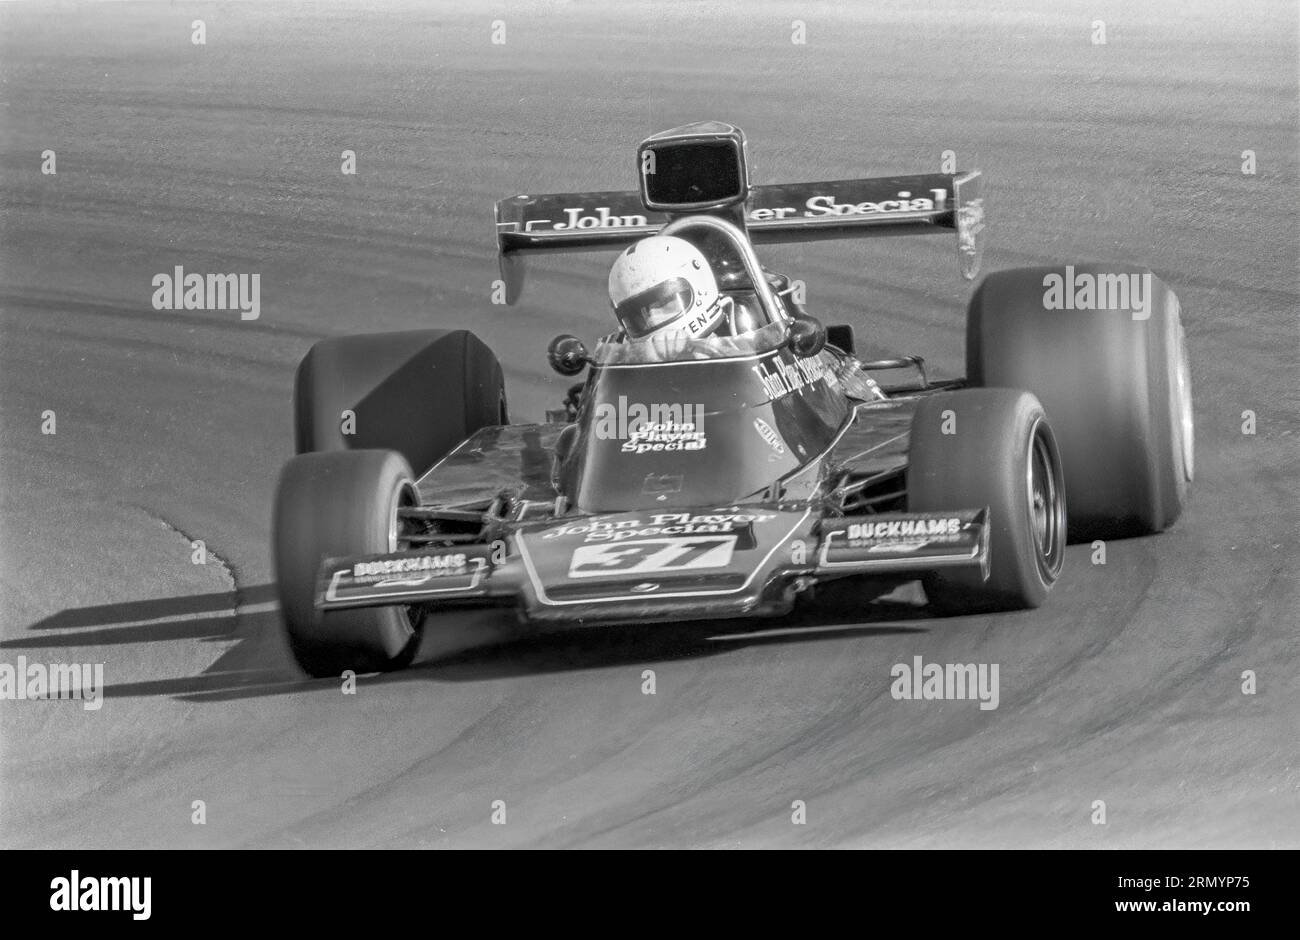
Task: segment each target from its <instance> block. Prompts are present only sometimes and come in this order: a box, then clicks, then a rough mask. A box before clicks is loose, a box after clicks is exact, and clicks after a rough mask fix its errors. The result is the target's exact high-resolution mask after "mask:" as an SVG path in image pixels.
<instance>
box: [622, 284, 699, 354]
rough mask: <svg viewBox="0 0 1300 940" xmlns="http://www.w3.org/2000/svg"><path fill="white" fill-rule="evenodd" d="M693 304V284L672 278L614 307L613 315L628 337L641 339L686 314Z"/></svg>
mask: <svg viewBox="0 0 1300 940" xmlns="http://www.w3.org/2000/svg"><path fill="white" fill-rule="evenodd" d="M694 302H695V291H694V290H693V289H692V288H691V283H690V281H688V280H686V278H684V277H673V278H669V279H668V280H666V281H662V282H660V283H658V284H656V285H655V286H654V287H651V288H649V289H647V290H643V291H641V293H639V294H633V295H632V296H631V297H629V298H628V299H627V300H625V301H623V302H622V303H621V304H619V305H618V306H616V307H615V308H614V315H615V316H616V317H618V320H619V322H620V323H622V324H623V329H625V330H627V334H628V336H631V337H632V338H633V339H639V338H640V337H642V336H646V335H648V334H650V333H653V332H654V331H655V330H657V329H660V328H661V327H663V326H665V325H667V324H669V323H671V322H673V321H674V320H676V319H677V318H678V317H680V316H682V315H683V314H685V313H686V311H687V310H690V309H691V305H692V304H693V303H694Z"/></svg>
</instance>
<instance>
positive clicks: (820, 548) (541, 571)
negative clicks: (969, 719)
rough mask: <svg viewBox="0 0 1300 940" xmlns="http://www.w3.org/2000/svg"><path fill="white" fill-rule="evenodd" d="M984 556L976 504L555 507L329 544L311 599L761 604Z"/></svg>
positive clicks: (549, 617) (606, 609)
mask: <svg viewBox="0 0 1300 940" xmlns="http://www.w3.org/2000/svg"><path fill="white" fill-rule="evenodd" d="M742 508H743V509H745V510H746V511H744V512H741V511H739V510H740V509H742ZM701 520H703V521H701ZM988 564H989V524H988V510H987V509H968V510H957V511H953V512H946V513H944V512H939V513H933V512H932V513H895V514H880V515H871V516H854V517H845V516H838V517H826V518H817V517H815V516H814V513H813V510H812V509H811V508H808V507H802V508H798V509H791V508H783V507H778V506H758V507H734V506H733V507H727V509H725V510H709V511H673V512H665V513H659V514H654V515H651V516H648V517H642V516H640V515H638V514H623V515H608V516H577V517H563V518H560V519H553V520H550V521H548V522H546V523H542V524H538V523H528V524H520V525H519V526H518V527H517V528H514V529H513V530H511V531H506V532H503V533H502V537H500V538H498V539H496V540H494V541H493V542H492V543H490V544H476V545H457V546H454V547H450V548H422V549H418V550H414V551H404V552H394V553H388V554H381V555H364V556H357V557H347V558H327V559H325V560H324V561H323V562H322V564H321V567H320V571H319V576H318V583H317V598H316V606H317V608H318V609H319V610H320V611H330V610H338V609H345V608H355V607H374V606H384V605H391V604H431V605H450V604H463V603H470V604H474V603H477V604H495V605H500V606H513V607H515V608H516V609H517V610H518V612H519V615H520V617H521V618H522V619H523V620H524V621H527V622H544V621H562V622H579V621H582V622H587V621H592V622H599V623H617V622H647V621H660V620H679V619H684V618H689V619H710V618H714V617H734V616H772V615H779V614H782V613H787V612H789V610H790V609H791V608H792V606H793V603H794V596H795V595H796V594H797V593H798V591H800V590H802V589H803V588H806V587H808V586H809V585H811V584H815V583H816V582H817V581H822V580H831V579H834V578H838V577H843V576H845V575H855V574H869V575H900V574H901V575H904V576H907V575H916V576H919V575H920V574H922V573H924V572H926V571H932V570H936V569H939V568H947V567H968V568H974V569H977V570H979V571H981V572H982V574H983V575H984V576H985V577H987V576H988Z"/></svg>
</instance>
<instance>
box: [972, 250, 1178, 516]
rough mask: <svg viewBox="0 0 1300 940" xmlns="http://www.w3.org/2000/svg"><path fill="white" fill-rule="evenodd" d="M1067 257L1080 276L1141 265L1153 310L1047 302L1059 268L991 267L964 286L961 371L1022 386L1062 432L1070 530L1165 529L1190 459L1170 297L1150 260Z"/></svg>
mask: <svg viewBox="0 0 1300 940" xmlns="http://www.w3.org/2000/svg"><path fill="white" fill-rule="evenodd" d="M1073 267H1074V272H1075V275H1076V276H1077V275H1079V274H1087V275H1091V276H1092V277H1094V278H1098V277H1104V276H1113V275H1116V274H1120V275H1123V276H1125V277H1127V276H1130V275H1137V276H1138V277H1147V276H1149V277H1150V286H1151V289H1150V293H1149V295H1148V297H1147V300H1148V302H1149V304H1150V306H1149V317H1147V318H1146V319H1134V316H1133V313H1132V312H1131V311H1129V310H1123V309H1109V310H1048V309H1046V306H1045V303H1044V298H1045V292H1046V286H1045V283H1044V281H1045V278H1047V276H1048V275H1053V274H1054V275H1057V276H1058V277H1062V276H1063V275H1064V270H1063V269H1062V268H1060V267H1041V268H1015V269H1012V270H1008V271H998V272H996V273H994V274H990V275H989V276H988V277H987V278H985V279H984V281H983V282H982V283H981V284H980V286H979V288H978V289H977V290H976V292H975V294H974V296H973V297H972V298H971V303H970V309H969V311H968V314H967V319H966V374H967V377H968V378H969V380H970V382H971V383H972V384H973V385H979V386H988V387H1001V388H1023V389H1027V390H1029V391H1031V392H1033V393H1034V394H1035V395H1037V396H1038V398H1039V400H1040V401H1041V402H1042V403H1043V408H1044V409H1045V410H1046V411H1047V416H1048V418H1049V419H1050V420H1051V422H1052V429H1053V430H1054V431H1055V433H1056V436H1057V440H1058V441H1059V442H1060V448H1061V457H1062V462H1063V464H1064V467H1065V477H1066V496H1067V501H1068V503H1069V506H1070V540H1071V541H1090V540H1092V539H1095V538H1125V537H1129V536H1134V535H1145V534H1148V533H1151V532H1161V531H1163V530H1164V529H1167V528H1169V526H1171V525H1173V524H1174V522H1175V521H1176V520H1177V519H1178V517H1179V516H1180V515H1181V514H1182V511H1183V507H1184V505H1185V503H1186V500H1187V491H1188V485H1189V483H1190V482H1191V479H1192V470H1193V427H1192V398H1191V375H1190V370H1189V367H1188V361H1187V352H1186V344H1185V337H1184V333H1183V327H1182V322H1181V319H1180V312H1179V304H1178V298H1177V297H1176V296H1175V295H1174V292H1173V291H1171V290H1170V289H1169V288H1168V287H1167V286H1166V285H1165V284H1164V282H1162V281H1161V280H1160V279H1159V278H1158V277H1156V276H1155V275H1153V274H1151V272H1150V270H1148V269H1146V268H1140V267H1135V266H1132V265H1095V264H1079V265H1074V266H1073ZM1095 283H1100V282H1095Z"/></svg>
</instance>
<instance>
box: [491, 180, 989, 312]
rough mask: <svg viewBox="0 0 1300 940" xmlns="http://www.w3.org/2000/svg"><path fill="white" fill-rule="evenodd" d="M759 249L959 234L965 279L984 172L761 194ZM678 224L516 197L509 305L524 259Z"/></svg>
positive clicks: (501, 216)
mask: <svg viewBox="0 0 1300 940" xmlns="http://www.w3.org/2000/svg"><path fill="white" fill-rule="evenodd" d="M744 214H745V227H746V228H747V229H748V231H749V237H750V239H751V240H752V241H753V243H754V244H755V245H763V244H774V243H779V242H801V241H818V240H821V239H827V238H864V237H869V236H873V235H924V234H934V233H943V232H953V233H955V234H956V236H957V256H958V260H959V262H960V265H961V273H962V276H963V277H965V278H967V279H968V280H970V279H973V278H974V277H975V275H976V274H977V273H978V271H979V265H980V258H981V255H982V254H983V239H982V238H981V237H980V236H981V233H982V232H983V229H984V200H983V199H982V198H981V196H980V174H979V171H978V170H972V171H970V172H967V173H960V174H947V173H934V174H924V175H920V176H887V177H878V178H875V179H860V180H832V181H829V182H821V183H786V184H782V185H777V186H754V187H752V188H751V189H750V194H749V198H748V199H747V200H746V201H745V205H744ZM669 221H670V217H669V216H668V214H666V213H663V212H652V211H649V210H647V209H646V208H645V206H644V205H643V204H642V202H641V197H640V194H638V193H636V192H604V193H556V194H552V195H544V196H513V197H511V198H509V199H502V200H501V201H500V202H498V203H497V204H496V228H497V252H498V259H499V263H500V267H501V279H502V281H503V282H504V283H505V288H506V303H509V304H513V303H514V302H515V301H516V300H518V299H519V295H520V293H521V292H522V291H523V285H524V262H523V259H524V256H525V254H528V253H531V252H542V251H597V250H601V249H612V248H622V247H624V246H626V245H630V244H632V243H633V242H634V241H636V240H637V239H639V238H644V237H645V236H647V235H653V234H654V233H655V232H657V231H659V229H660V228H662V227H663V226H664V225H665V224H666V223H667V222H669Z"/></svg>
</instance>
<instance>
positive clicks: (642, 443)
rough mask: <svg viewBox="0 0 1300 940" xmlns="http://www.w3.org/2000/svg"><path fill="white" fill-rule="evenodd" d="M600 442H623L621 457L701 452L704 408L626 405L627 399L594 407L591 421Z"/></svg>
mask: <svg viewBox="0 0 1300 940" xmlns="http://www.w3.org/2000/svg"><path fill="white" fill-rule="evenodd" d="M594 429H595V434H596V437H597V438H599V439H600V440H615V441H623V446H622V448H621V450H622V451H623V453H625V454H645V453H650V452H659V451H682V450H704V448H705V445H706V443H707V441H706V439H705V436H704V406H703V405H701V404H694V405H669V404H652V405H643V404H641V403H640V402H635V403H633V404H630V405H629V404H628V401H627V396H626V395H620V396H618V401H617V402H601V403H600V404H598V405H597V406H596V419H595V422H594Z"/></svg>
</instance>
